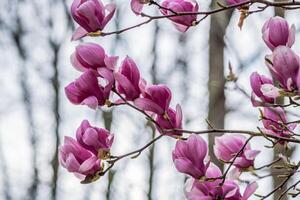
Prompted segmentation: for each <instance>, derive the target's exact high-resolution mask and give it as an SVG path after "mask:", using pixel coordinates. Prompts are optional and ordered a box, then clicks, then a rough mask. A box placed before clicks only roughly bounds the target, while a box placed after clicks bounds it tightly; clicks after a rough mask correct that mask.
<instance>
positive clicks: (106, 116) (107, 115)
mask: <svg viewBox="0 0 300 200" xmlns="http://www.w3.org/2000/svg"><path fill="white" fill-rule="evenodd" d="M102 118H103V121H104V127H105V129H107V130H109V131H110V130H111V124H112V121H113V112H112V111H103V112H102ZM115 173H116V172H115V170H113V169H111V170H109V172H108V183H107V190H106V194H105V196H106V200H111V199H112V194H113V187H112V186H113V180H114V177H115Z"/></svg>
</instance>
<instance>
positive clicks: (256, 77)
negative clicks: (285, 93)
mask: <svg viewBox="0 0 300 200" xmlns="http://www.w3.org/2000/svg"><path fill="white" fill-rule="evenodd" d="M250 85H251V88H252V90H253V92H252V95H251V100H252V103H253V104H254V105H256V103H257V101H256V100H255V97H259V98H260V99H261V100H262V101H263V102H267V103H274V100H275V98H276V97H274V95H273V97H270V96H271V95H270V90H271V89H272V88H270V85H271V86H272V85H273V81H272V80H271V79H269V78H268V77H266V76H264V75H260V74H258V73H257V72H253V73H252V74H251V76H250ZM273 86H274V85H273ZM267 89H269V90H267ZM275 91H276V90H275ZM277 92H278V91H277ZM274 93H275V92H273V93H271V94H274ZM276 95H278V96H279V92H278V93H276V94H275V96H276Z"/></svg>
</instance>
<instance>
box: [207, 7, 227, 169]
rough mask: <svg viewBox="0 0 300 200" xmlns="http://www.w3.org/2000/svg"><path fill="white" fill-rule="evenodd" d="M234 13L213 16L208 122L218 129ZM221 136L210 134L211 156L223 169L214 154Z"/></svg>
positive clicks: (223, 118) (220, 122)
mask: <svg viewBox="0 0 300 200" xmlns="http://www.w3.org/2000/svg"><path fill="white" fill-rule="evenodd" d="M215 3H216V1H212V4H211V7H212V8H213V7H215V6H216V5H215ZM231 15H232V11H226V12H222V13H217V14H214V15H211V22H210V31H209V80H208V92H209V105H208V109H209V110H208V121H209V122H210V123H211V124H212V125H213V126H214V127H216V128H224V120H225V115H226V108H225V94H224V86H225V77H224V48H225V42H224V36H225V32H226V28H227V26H228V24H229V21H230V18H231ZM219 135H220V134H209V135H208V142H209V156H210V158H211V161H212V162H213V163H215V164H216V165H217V166H218V167H220V168H221V169H222V168H223V164H222V163H221V162H220V161H218V159H217V158H216V157H215V155H214V153H213V144H214V139H215V136H219Z"/></svg>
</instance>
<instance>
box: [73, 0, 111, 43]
mask: <svg viewBox="0 0 300 200" xmlns="http://www.w3.org/2000/svg"><path fill="white" fill-rule="evenodd" d="M115 10H116V6H115V4H113V3H110V4H107V5H105V6H104V5H103V4H102V2H101V1H99V0H74V1H73V3H72V6H71V14H72V17H73V19H74V20H75V21H76V22H77V23H78V24H79V25H80V27H79V28H77V30H76V31H75V33H74V34H73V37H72V39H73V40H78V39H80V38H82V37H84V36H85V35H87V34H88V33H91V32H96V31H101V30H102V29H104V27H105V26H106V24H107V23H108V22H109V21H110V20H111V18H112V17H113V15H114V13H115Z"/></svg>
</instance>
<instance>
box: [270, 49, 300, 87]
mask: <svg viewBox="0 0 300 200" xmlns="http://www.w3.org/2000/svg"><path fill="white" fill-rule="evenodd" d="M266 59H267V66H268V68H269V70H270V72H271V74H272V75H273V77H274V78H275V79H276V80H277V81H278V82H279V83H280V86H281V87H282V88H283V89H285V90H288V91H293V90H295V89H297V76H298V71H299V67H300V58H299V56H298V55H296V54H295V53H294V52H293V51H292V50H291V49H290V48H289V47H286V46H279V47H277V48H275V49H274V51H273V54H272V55H271V56H267V57H266Z"/></svg>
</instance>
